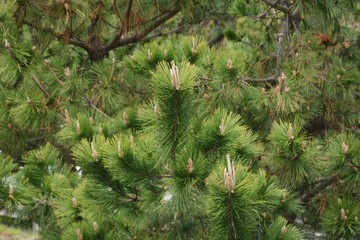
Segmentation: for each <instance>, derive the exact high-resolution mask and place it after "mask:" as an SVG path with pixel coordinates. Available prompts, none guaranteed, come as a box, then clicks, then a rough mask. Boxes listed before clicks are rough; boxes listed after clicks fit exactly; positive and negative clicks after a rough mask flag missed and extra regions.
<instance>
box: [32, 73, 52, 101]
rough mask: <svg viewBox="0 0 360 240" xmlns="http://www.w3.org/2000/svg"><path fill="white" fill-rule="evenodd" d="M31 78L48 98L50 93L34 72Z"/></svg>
mask: <svg viewBox="0 0 360 240" xmlns="http://www.w3.org/2000/svg"><path fill="white" fill-rule="evenodd" d="M31 79H32V80H33V81H34V83H35V84H36V85H37V86H38V87H39V89H40V91H41V92H42V93H43V94H44V95H45V96H46V97H47V98H48V97H49V96H50V95H49V93H48V92H47V90H46V88H45V86H44V85H43V84H42V83H41V82H40V81H39V80H38V79H36V77H35V76H34V75H32V74H31Z"/></svg>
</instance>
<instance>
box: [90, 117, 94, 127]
mask: <svg viewBox="0 0 360 240" xmlns="http://www.w3.org/2000/svg"><path fill="white" fill-rule="evenodd" d="M89 123H90V125H93V124H94V118H93V117H89Z"/></svg>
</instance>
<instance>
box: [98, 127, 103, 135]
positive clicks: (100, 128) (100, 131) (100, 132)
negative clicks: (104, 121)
mask: <svg viewBox="0 0 360 240" xmlns="http://www.w3.org/2000/svg"><path fill="white" fill-rule="evenodd" d="M102 134H103V129H102V127H99V135H102Z"/></svg>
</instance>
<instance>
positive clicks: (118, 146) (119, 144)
mask: <svg viewBox="0 0 360 240" xmlns="http://www.w3.org/2000/svg"><path fill="white" fill-rule="evenodd" d="M117 152H118V156H119V158H122V157H123V156H124V153H123V151H122V149H121V143H120V141H118V144H117Z"/></svg>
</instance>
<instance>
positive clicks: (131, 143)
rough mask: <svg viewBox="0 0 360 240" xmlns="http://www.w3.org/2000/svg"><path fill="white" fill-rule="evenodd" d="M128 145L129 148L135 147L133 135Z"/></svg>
mask: <svg viewBox="0 0 360 240" xmlns="http://www.w3.org/2000/svg"><path fill="white" fill-rule="evenodd" d="M130 145H131V147H135V138H134V136H133V135H130Z"/></svg>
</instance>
